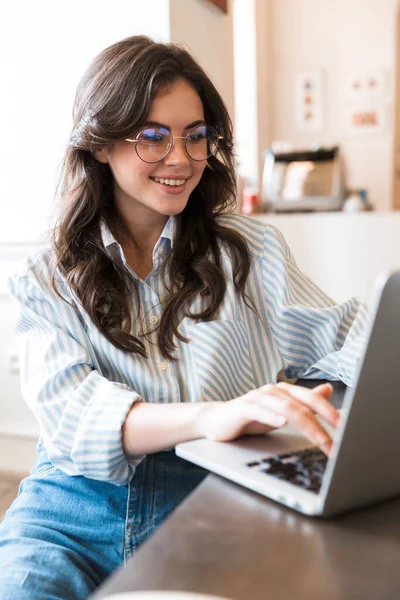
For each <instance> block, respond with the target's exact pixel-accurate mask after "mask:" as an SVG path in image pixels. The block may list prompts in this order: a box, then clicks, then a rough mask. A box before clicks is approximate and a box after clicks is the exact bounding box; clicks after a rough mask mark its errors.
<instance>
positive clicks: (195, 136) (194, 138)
mask: <svg viewBox="0 0 400 600" xmlns="http://www.w3.org/2000/svg"><path fill="white" fill-rule="evenodd" d="M205 139H206V136H205V135H204V133H191V134H190V135H189V137H188V140H189V142H202V141H203V140H205Z"/></svg>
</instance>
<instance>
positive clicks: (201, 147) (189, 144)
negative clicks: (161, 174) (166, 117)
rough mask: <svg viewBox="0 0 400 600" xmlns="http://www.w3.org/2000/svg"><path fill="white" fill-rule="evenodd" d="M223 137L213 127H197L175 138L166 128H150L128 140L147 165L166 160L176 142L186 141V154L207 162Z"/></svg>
mask: <svg viewBox="0 0 400 600" xmlns="http://www.w3.org/2000/svg"><path fill="white" fill-rule="evenodd" d="M222 139H223V136H222V135H218V132H217V131H216V130H215V129H214V127H212V126H211V125H197V127H193V129H190V131H189V132H188V133H187V134H186V135H185V136H173V135H172V133H171V132H170V130H169V129H167V128H166V127H161V126H160V127H156V126H148V127H145V128H144V129H142V130H141V131H139V133H138V134H137V136H136V137H135V138H134V139H132V138H126V141H127V142H131V143H132V144H135V148H136V153H137V155H138V157H139V158H140V159H141V160H143V161H144V162H146V163H156V162H159V161H160V160H164V158H166V157H167V156H168V154H169V153H170V152H171V149H172V145H173V142H174V140H184V141H183V145H184V148H185V152H186V154H187V155H188V157H189V158H191V159H192V160H207V158H209V157H210V156H212V155H213V154H215V153H216V152H217V150H218V145H219V140H222Z"/></svg>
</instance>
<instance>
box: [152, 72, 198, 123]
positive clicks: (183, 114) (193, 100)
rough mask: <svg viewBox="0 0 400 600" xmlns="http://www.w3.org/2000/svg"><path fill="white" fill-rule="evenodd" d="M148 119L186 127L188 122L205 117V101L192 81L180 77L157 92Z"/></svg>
mask: <svg viewBox="0 0 400 600" xmlns="http://www.w3.org/2000/svg"><path fill="white" fill-rule="evenodd" d="M147 119H148V120H149V121H159V122H160V123H163V124H165V125H169V126H171V127H172V126H175V125H176V126H178V125H180V126H182V127H185V125H186V124H187V123H191V122H193V121H197V120H199V119H204V109H203V103H202V101H201V98H200V96H199V94H198V93H197V91H196V90H195V89H194V87H193V86H191V85H190V83H188V82H187V81H186V80H184V79H178V80H177V81H175V82H173V83H171V84H169V85H168V87H166V88H165V87H163V88H162V89H161V90H160V91H159V92H157V93H156V95H155V96H154V98H153V100H152V102H151V104H150V109H149V112H148V115H147Z"/></svg>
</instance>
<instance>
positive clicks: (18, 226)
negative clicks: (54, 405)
mask: <svg viewBox="0 0 400 600" xmlns="http://www.w3.org/2000/svg"><path fill="white" fill-rule="evenodd" d="M399 22H400V0H226V1H225V0H215V2H213V1H212V0H146V2H143V0H114V1H113V2H112V4H110V3H109V2H105V0H85V2H82V1H81V0H68V2H52V1H51V0H36V2H30V1H29V0H13V2H12V3H11V2H8V3H3V4H2V7H1V8H0V47H1V53H2V56H3V61H2V77H1V92H2V93H1V97H0V105H1V115H2V125H1V131H2V143H1V144H0V164H1V169H2V171H1V174H2V190H1V206H2V208H3V211H2V214H3V218H2V219H1V220H0V300H1V303H2V311H1V317H0V333H1V339H2V345H1V348H0V376H1V379H2V382H3V385H2V386H1V389H0V469H4V468H10V465H13V466H14V467H15V468H16V469H17V470H21V471H23V470H25V469H27V468H29V466H30V464H31V462H32V456H33V452H34V445H35V443H36V439H37V435H38V429H37V425H36V422H35V419H34V417H33V415H32V414H31V413H30V411H29V409H28V408H27V407H26V406H25V404H24V401H23V400H22V397H21V394H20V391H19V376H18V357H17V351H16V347H15V340H14V334H13V321H14V316H13V315H14V307H13V305H12V303H11V300H10V299H9V297H8V295H7V291H6V280H7V276H8V274H9V273H10V272H12V271H13V270H14V269H15V268H16V266H17V265H18V263H19V262H20V260H21V258H22V257H23V256H24V254H26V253H27V252H29V251H31V250H33V249H35V248H36V247H37V246H38V245H39V244H40V243H42V242H43V241H45V240H46V238H47V232H48V230H49V228H50V227H51V223H52V220H53V218H54V217H53V215H54V192H55V185H56V181H57V176H58V171H59V165H60V162H61V159H62V155H63V150H64V147H65V144H66V141H67V139H68V136H69V132H70V127H71V111H72V104H73V100H74V94H75V88H76V85H77V83H78V81H79V79H80V77H81V75H82V74H83V72H84V70H85V69H86V67H87V65H88V64H89V62H90V61H91V60H92V58H93V57H94V56H95V55H96V54H97V53H98V52H99V51H100V50H102V49H103V48H105V47H106V46H107V45H109V44H111V43H113V42H116V41H118V40H120V39H122V38H124V37H126V36H129V35H133V34H147V35H150V36H151V37H153V38H154V39H156V40H160V41H173V42H179V43H183V44H185V45H186V46H187V47H188V49H189V50H190V51H191V52H192V53H193V54H194V55H195V56H196V58H197V59H198V60H199V61H200V63H201V64H202V66H203V67H204V68H205V70H206V71H207V72H208V74H209V75H210V76H211V78H212V79H213V81H214V83H215V84H216V86H217V88H218V89H219V90H220V92H221V94H222V96H223V98H224V100H225V103H226V105H227V107H228V110H229V111H230V114H231V117H232V120H233V123H234V130H235V140H236V152H237V172H238V189H239V192H238V198H237V210H238V211H239V212H243V213H244V214H248V215H253V216H254V217H255V218H257V219H262V220H264V221H266V222H269V223H271V224H273V225H275V226H277V227H278V228H279V229H281V231H282V232H283V234H284V235H285V237H286V238H287V240H288V242H289V245H290V246H291V248H292V250H293V252H294V255H295V257H296V259H297V262H298V263H299V265H300V266H301V267H302V269H303V270H304V271H305V272H306V273H307V274H308V275H309V276H310V277H312V278H313V279H314V280H315V281H316V282H317V283H318V284H319V285H320V286H321V287H322V288H323V289H324V290H325V291H326V292H328V293H329V294H330V295H331V296H332V297H333V298H334V299H336V300H338V301H341V300H344V299H346V298H347V297H349V296H353V295H357V296H361V297H362V298H363V299H364V300H366V301H367V302H370V301H371V297H372V294H373V285H374V280H375V277H376V276H377V275H378V274H379V273H380V272H382V271H385V270H387V269H392V268H396V267H398V266H399V265H400V241H399V240H400V235H399V233H400V212H398V210H399V209H400V178H399V174H400V118H399V103H400V100H399V95H400V41H399V31H400V27H399ZM2 461H3V462H2ZM10 461H11V462H10Z"/></svg>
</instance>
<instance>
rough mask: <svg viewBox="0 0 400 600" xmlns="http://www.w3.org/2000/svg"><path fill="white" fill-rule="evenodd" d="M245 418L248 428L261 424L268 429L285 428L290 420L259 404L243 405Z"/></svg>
mask: <svg viewBox="0 0 400 600" xmlns="http://www.w3.org/2000/svg"><path fill="white" fill-rule="evenodd" d="M242 408H243V410H244V416H245V418H246V420H247V419H248V421H249V423H248V425H247V426H246V427H249V426H251V425H254V423H261V424H262V425H264V426H266V427H268V428H272V429H273V428H276V427H283V426H284V425H287V423H288V419H287V418H286V417H285V416H284V415H281V414H278V413H277V412H275V411H274V410H272V409H271V408H269V407H266V406H263V405H261V404H260V403H257V402H246V404H243V405H242Z"/></svg>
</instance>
